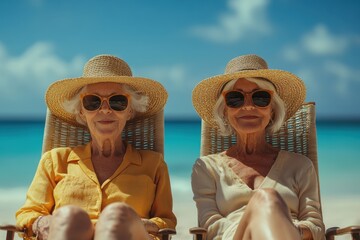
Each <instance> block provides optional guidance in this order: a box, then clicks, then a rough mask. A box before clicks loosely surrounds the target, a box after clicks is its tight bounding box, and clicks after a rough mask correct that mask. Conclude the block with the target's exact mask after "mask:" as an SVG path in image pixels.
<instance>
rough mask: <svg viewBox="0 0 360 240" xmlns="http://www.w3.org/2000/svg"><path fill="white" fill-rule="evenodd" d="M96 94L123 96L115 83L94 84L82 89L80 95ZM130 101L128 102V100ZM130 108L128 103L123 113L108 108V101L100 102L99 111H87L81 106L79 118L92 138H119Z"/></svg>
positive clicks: (129, 115)
mask: <svg viewBox="0 0 360 240" xmlns="http://www.w3.org/2000/svg"><path fill="white" fill-rule="evenodd" d="M84 94H86V95H88V94H96V95H98V96H100V97H105V98H106V97H110V96H113V95H117V94H120V95H122V94H125V92H124V91H123V90H122V88H121V86H120V85H119V84H117V83H95V84H90V85H87V86H86V87H84V88H83V89H82V91H81V93H80V95H84ZM128 101H130V100H128ZM131 113H132V110H131V107H130V104H129V103H128V105H127V108H126V109H125V110H123V111H116V110H113V109H112V108H111V107H110V106H109V101H108V99H105V100H103V101H102V103H101V106H100V108H99V109H96V110H94V111H89V110H86V109H85V108H84V105H83V103H82V104H81V112H80V116H81V117H82V119H83V120H84V121H85V122H86V124H87V126H88V128H89V131H90V133H91V135H92V136H93V137H100V138H104V137H105V138H112V139H116V138H118V137H121V132H122V130H123V129H124V126H125V124H126V121H128V120H129V119H130V118H131Z"/></svg>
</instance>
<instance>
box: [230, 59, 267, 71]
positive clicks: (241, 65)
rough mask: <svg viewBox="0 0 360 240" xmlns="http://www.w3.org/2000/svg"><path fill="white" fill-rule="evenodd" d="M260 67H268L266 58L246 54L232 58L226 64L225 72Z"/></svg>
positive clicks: (257, 68)
mask: <svg viewBox="0 0 360 240" xmlns="http://www.w3.org/2000/svg"><path fill="white" fill-rule="evenodd" d="M259 69H268V65H267V63H266V62H265V60H264V59H262V58H261V57H259V56H256V55H246V56H240V57H236V58H234V59H232V60H230V61H229V63H228V64H227V65H226V68H225V74H229V73H236V72H240V71H245V70H259Z"/></svg>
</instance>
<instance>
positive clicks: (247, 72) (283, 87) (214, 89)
mask: <svg viewBox="0 0 360 240" xmlns="http://www.w3.org/2000/svg"><path fill="white" fill-rule="evenodd" d="M250 77H259V78H264V79H266V80H268V81H269V82H271V83H272V84H273V85H274V86H275V89H276V92H277V94H278V95H279V96H280V98H281V99H282V100H283V101H284V103H285V107H286V117H285V120H287V119H289V118H290V117H291V116H292V115H294V114H295V112H296V111H297V110H298V108H299V107H300V106H301V104H302V103H303V102H304V100H305V96H306V88H305V85H304V82H303V81H302V80H301V79H300V78H299V77H297V76H295V75H294V74H292V73H290V72H286V71H283V70H275V69H268V66H267V63H266V62H265V60H264V59H262V58H261V57H259V56H256V55H243V56H239V57H236V58H234V59H232V60H230V61H229V62H228V64H227V65H226V68H225V74H223V75H217V76H214V77H210V78H207V79H205V80H202V81H201V82H200V83H199V84H198V85H197V86H196V87H195V88H194V90H193V92H192V101H193V105H194V107H195V110H196V111H197V113H198V114H199V115H200V117H201V118H202V119H203V120H204V121H205V122H207V123H208V124H210V125H211V126H213V127H217V124H216V122H215V120H214V113H213V109H214V106H215V103H216V101H217V100H218V98H219V96H220V94H221V91H222V89H223V87H224V86H225V84H226V83H228V82H229V81H231V80H233V79H239V78H250Z"/></svg>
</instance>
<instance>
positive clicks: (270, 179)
mask: <svg viewBox="0 0 360 240" xmlns="http://www.w3.org/2000/svg"><path fill="white" fill-rule="evenodd" d="M226 158H227V159H228V158H230V157H229V156H227V155H226V154H225V152H222V153H218V154H212V155H208V156H204V157H201V158H199V159H197V160H196V162H195V164H194V166H193V172H192V177H191V178H192V179H191V180H192V181H191V182H192V189H193V193H194V201H195V202H196V206H197V209H198V221H199V225H200V226H201V227H205V228H207V230H208V239H214V240H217V239H233V236H234V234H235V231H236V228H237V226H238V224H239V221H240V219H241V217H242V215H243V213H244V211H245V207H246V205H247V203H248V201H249V200H250V198H251V197H252V195H253V193H254V192H255V191H257V190H256V189H254V190H253V189H251V188H250V187H249V186H248V185H247V184H245V183H244V182H243V181H242V180H241V178H240V177H238V176H237V175H236V174H235V172H234V171H233V170H232V169H231V167H230V166H228V161H226V160H227V159H226ZM258 188H272V189H275V190H276V191H277V192H278V193H279V194H280V195H281V197H282V198H283V199H284V201H285V202H286V204H287V206H288V208H289V210H290V212H291V216H292V219H293V222H294V224H295V225H298V224H300V223H301V224H302V225H306V226H307V227H308V228H309V229H310V231H311V233H312V235H313V238H314V240H320V239H321V240H322V239H325V237H324V224H323V221H322V216H321V210H320V201H319V194H318V192H319V191H318V183H317V175H316V171H315V169H314V166H313V164H312V162H311V160H310V159H308V158H307V157H305V156H303V155H301V154H296V153H292V152H288V151H280V152H279V154H278V156H277V158H276V160H275V162H274V164H273V166H272V167H271V169H270V171H269V173H268V174H267V176H266V177H265V178H264V180H263V182H262V183H261V184H260V186H259V187H258Z"/></svg>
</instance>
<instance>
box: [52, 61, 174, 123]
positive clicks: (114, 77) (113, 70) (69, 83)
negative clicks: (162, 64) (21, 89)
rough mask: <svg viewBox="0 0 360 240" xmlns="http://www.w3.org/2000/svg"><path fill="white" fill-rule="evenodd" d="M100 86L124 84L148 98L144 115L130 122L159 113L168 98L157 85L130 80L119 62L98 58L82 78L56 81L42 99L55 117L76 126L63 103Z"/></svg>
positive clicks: (85, 68)
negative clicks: (89, 86)
mask: <svg viewBox="0 0 360 240" xmlns="http://www.w3.org/2000/svg"><path fill="white" fill-rule="evenodd" d="M101 82H115V83H124V84H126V85H128V86H130V87H132V88H134V89H135V90H136V91H137V92H139V93H142V94H145V95H147V96H148V97H149V104H148V108H147V111H146V112H143V113H137V114H136V116H135V118H134V119H132V120H137V119H141V118H145V117H148V116H150V115H152V114H155V113H156V112H158V111H160V110H161V109H163V108H164V106H165V103H166V100H167V96H168V95H167V92H166V90H165V88H164V87H163V86H162V85H161V84H160V83H159V82H157V81H154V80H151V79H148V78H142V77H133V76H132V73H131V69H130V67H129V65H128V64H127V63H126V62H125V61H123V60H122V59H120V58H117V57H115V56H111V55H98V56H95V57H93V58H92V59H90V60H89V61H88V62H87V63H86V64H85V66H84V70H83V76H82V77H78V78H68V79H64V80H59V81H56V82H54V83H53V84H51V85H50V86H49V88H48V90H47V92H46V95H45V99H46V104H47V106H48V108H49V109H50V111H51V112H52V113H53V114H54V115H55V116H57V117H60V118H61V119H63V120H65V121H66V122H69V123H71V124H74V125H79V123H77V121H76V120H75V116H74V114H71V113H69V112H67V111H65V109H64V108H63V103H64V101H66V100H69V99H71V98H72V97H73V96H74V95H75V94H77V93H78V91H79V90H80V89H81V88H82V87H84V86H86V85H88V84H93V83H101Z"/></svg>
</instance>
